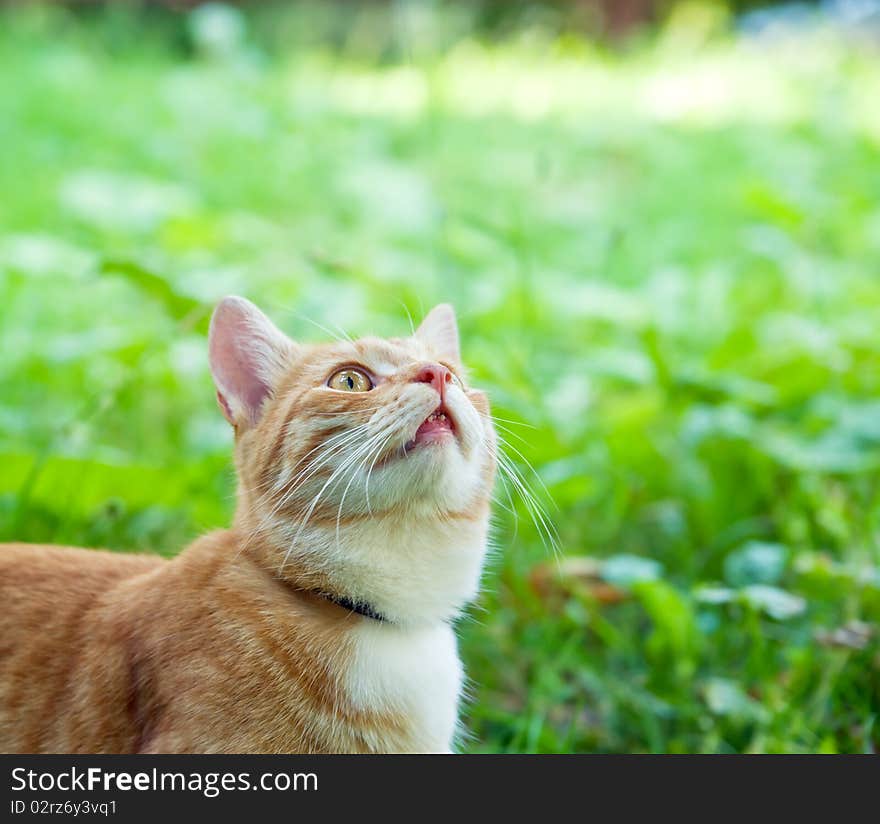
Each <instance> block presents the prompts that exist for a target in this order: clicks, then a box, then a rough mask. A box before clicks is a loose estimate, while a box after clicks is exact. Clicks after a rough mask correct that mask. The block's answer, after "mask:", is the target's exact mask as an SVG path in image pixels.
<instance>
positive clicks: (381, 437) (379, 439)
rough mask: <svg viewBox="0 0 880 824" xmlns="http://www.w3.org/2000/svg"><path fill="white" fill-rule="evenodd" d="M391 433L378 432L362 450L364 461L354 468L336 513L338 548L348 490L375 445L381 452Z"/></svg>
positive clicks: (337, 546)
mask: <svg viewBox="0 0 880 824" xmlns="http://www.w3.org/2000/svg"><path fill="white" fill-rule="evenodd" d="M390 436H391V435H390V433H389V432H387V428H386V431H382V432H378V433H376V434H375V435H374V436H373V437H372V438H370V439H369V440H368V441H367V442H366V443H365V444H364V447H363V449H362V450H361V454H363V455H364V458H363V460H362V461H360V462H359V463H358V464H357V466H355V467H354V468H353V469H352V472H351V478H350V479H349V481H348V484H347V485H346V487H345V490H344V491H343V493H342V498H341V500H340V501H339V509H338V511H337V513H336V548H337V550H338V549H339V526H340V522H341V520H342V508H343V507H344V506H345V496H346V495H348V490H349V489H350V488H351V485H352V484H353V483H354V480H355V478H356V477H357V471H358V470H359V469H362V468H363V467H364V466H365V464H366V462H367V461H368V460H369V459H370V456H371V455H372V454H373V446H375V445H376V444H377V443H378V444H379V451H380V452H381V450H382V447H383V446H384V445H385V444H387V443H388V439H389V438H390ZM372 514H373V513H372V511H370V517H372Z"/></svg>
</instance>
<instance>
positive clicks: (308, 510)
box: [0, 297, 496, 753]
mask: <svg viewBox="0 0 880 824" xmlns="http://www.w3.org/2000/svg"><path fill="white" fill-rule="evenodd" d="M208 352H209V361H210V367H211V372H212V375H213V379H214V383H215V386H216V389H217V401H218V403H219V405H220V409H221V411H222V413H223V415H224V416H225V417H226V419H227V420H228V421H229V423H230V424H231V425H232V427H233V429H234V440H235V465H236V469H237V476H238V493H237V503H236V508H235V513H234V517H233V523H232V526H231V528H229V529H226V530H221V531H216V532H212V533H209V534H206V535H204V536H202V537H200V538H198V539H197V540H196V541H195V542H194V543H192V544H191V545H190V546H189V547H187V548H186V549H184V550H183V551H182V552H181V553H180V554H179V555H177V556H176V557H175V558H173V559H171V560H166V559H164V558H161V557H159V556H151V555H133V554H119V553H112V552H107V551H101V550H89V549H76V548H69V547H54V546H32V545H26V544H5V545H0V603H2V608H0V751H3V752H73V753H93V752H95V753H96V752H115V753H129V752H144V753H157V752H163V753H177V752H181V753H182V752H195V753H208V752H234V753H282V752H284V753H288V752H289V753H294V752H298V753H338V752H357V753H387V752H450V751H451V750H452V747H453V744H454V741H455V740H456V735H457V732H458V704H459V699H460V696H461V691H462V680H463V673H462V666H461V663H460V660H459V657H458V653H457V649H456V639H455V635H454V633H453V628H452V623H453V622H454V620H455V618H456V617H457V616H458V615H459V614H460V612H461V610H462V608H463V607H464V606H465V605H466V604H467V603H468V602H469V601H471V600H472V599H473V598H474V597H475V595H476V593H477V590H478V586H479V580H480V575H481V569H482V566H483V562H484V557H485V554H486V548H487V539H488V532H489V513H490V503H491V494H492V487H493V482H494V475H495V470H496V436H495V432H494V429H493V426H492V421H491V416H490V412H489V404H488V400H487V397H486V395H485V394H484V393H483V392H481V391H479V390H477V389H474V388H472V387H471V386H470V385H469V383H468V382H467V378H466V377H465V375H464V372H463V367H462V365H461V357H460V354H459V336H458V328H457V324H456V319H455V314H454V311H453V309H452V307H450V306H449V305H446V304H442V305H440V306H437V307H435V308H434V309H433V310H431V311H430V312H429V313H428V315H427V316H426V317H425V319H424V320H423V322H422V324H421V325H420V326H419V327H418V329H417V330H416V331H415V332H414V333H413V335H412V336H411V337H407V338H392V339H387V340H386V339H380V338H372V337H371V338H363V339H360V340H355V341H351V340H347V339H346V340H340V341H337V342H333V343H324V344H313V345H305V344H301V343H295V342H293V341H292V340H291V339H289V338H288V337H287V336H286V335H284V334H283V333H282V332H281V331H279V330H278V328H277V327H276V326H275V325H274V324H273V323H272V322H271V321H270V320H269V319H268V318H267V317H266V316H265V315H264V314H263V313H262V312H261V311H260V310H259V309H258V308H257V307H256V306H254V305H253V304H251V303H250V302H248V301H247V300H245V299H243V298H240V297H228V298H225V299H224V300H223V301H222V302H221V303H220V304H219V305H218V306H217V308H216V309H215V311H214V314H213V316H212V318H211V325H210V332H209V337H208Z"/></svg>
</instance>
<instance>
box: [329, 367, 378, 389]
mask: <svg viewBox="0 0 880 824" xmlns="http://www.w3.org/2000/svg"><path fill="white" fill-rule="evenodd" d="M327 386H329V387H330V388H331V389H338V390H339V391H340V392H369V391H370V390H371V389H372V388H373V382H372V381H371V380H370V379H369V378H368V377H367V375H366V374H364V373H363V372H361V370H360V369H353V368H351V367H350V366H349V367H347V368H345V369H340V370H339V371H338V372H334V373H333V375H332V376H331V377H330V380H329V381H327Z"/></svg>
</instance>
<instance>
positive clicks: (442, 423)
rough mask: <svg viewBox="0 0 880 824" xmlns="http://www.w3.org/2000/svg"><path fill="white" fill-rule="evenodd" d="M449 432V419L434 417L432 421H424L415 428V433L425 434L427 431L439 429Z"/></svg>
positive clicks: (450, 427) (450, 426)
mask: <svg viewBox="0 0 880 824" xmlns="http://www.w3.org/2000/svg"><path fill="white" fill-rule="evenodd" d="M444 430H445V431H446V432H450V431H452V425H451V424H450V423H449V419H448V418H447V419H445V420H443V419H442V418H435V419H434V420H433V421H425V422H424V423H423V424H422V425H421V426H420V427H419V428H418V429H417V430H416V435H417V436H418V435H427V434H428V433H429V432H440V431H444Z"/></svg>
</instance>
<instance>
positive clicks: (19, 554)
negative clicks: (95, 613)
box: [0, 543, 164, 657]
mask: <svg viewBox="0 0 880 824" xmlns="http://www.w3.org/2000/svg"><path fill="white" fill-rule="evenodd" d="M163 563H164V559H163V558H161V557H160V556H158V555H129V554H124V553H117V552H108V551H106V550H97V549H78V548H75V547H67V546H52V545H47V544H18V543H16V544H0V603H2V609H0V627H3V628H4V630H5V631H4V633H3V635H4V636H5V635H6V632H7V631H8V630H9V629H10V624H13V623H17V622H20V621H21V620H22V619H23V618H26V616H30V617H31V619H32V620H40V619H41V618H48V617H51V615H52V614H53V613H57V612H58V611H59V610H60V609H61V608H62V607H63V606H64V605H68V606H70V607H74V605H84V604H87V603H89V602H91V601H93V600H94V599H95V597H96V596H97V595H98V594H99V593H100V592H102V591H104V590H106V589H107V588H108V587H110V586H112V585H113V584H115V583H117V582H118V581H121V580H122V579H124V578H129V577H131V576H133V575H138V574H140V573H142V572H146V571H148V570H150V569H153V568H155V567H157V566H159V565H161V564H163ZM41 625H42V624H41ZM5 641H6V638H5V637H2V638H0V657H2V649H3V646H2V645H3V644H4V642H5Z"/></svg>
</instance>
